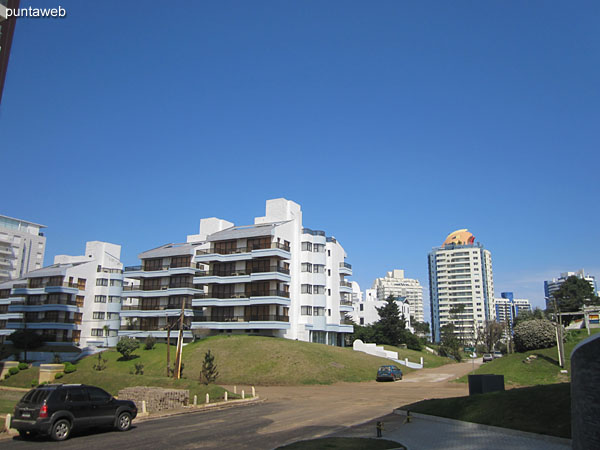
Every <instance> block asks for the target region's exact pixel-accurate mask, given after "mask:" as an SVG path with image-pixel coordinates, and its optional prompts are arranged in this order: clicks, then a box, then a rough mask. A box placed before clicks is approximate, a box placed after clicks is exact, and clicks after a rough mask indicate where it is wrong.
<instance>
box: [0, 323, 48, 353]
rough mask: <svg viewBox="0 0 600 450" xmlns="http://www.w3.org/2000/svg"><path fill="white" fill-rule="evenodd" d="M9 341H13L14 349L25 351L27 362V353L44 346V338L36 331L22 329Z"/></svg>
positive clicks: (10, 337)
mask: <svg viewBox="0 0 600 450" xmlns="http://www.w3.org/2000/svg"><path fill="white" fill-rule="evenodd" d="M8 339H9V340H10V341H12V343H13V345H14V347H15V348H16V349H18V350H23V352H24V353H25V355H24V357H23V359H24V360H27V351H28V350H35V349H36V348H40V347H41V346H43V345H44V338H43V337H42V336H41V335H39V334H37V333H36V332H35V331H34V330H28V329H22V330H17V331H15V332H14V333H13V334H11V335H10V336H9V337H8Z"/></svg>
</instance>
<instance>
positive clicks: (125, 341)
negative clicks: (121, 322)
mask: <svg viewBox="0 0 600 450" xmlns="http://www.w3.org/2000/svg"><path fill="white" fill-rule="evenodd" d="M139 346H140V343H139V342H138V341H137V340H135V339H134V338H130V337H125V338H121V340H120V341H119V342H118V343H117V351H118V352H119V353H120V354H121V355H123V359H124V360H128V359H132V353H133V352H134V351H136V350H137V349H138V347H139Z"/></svg>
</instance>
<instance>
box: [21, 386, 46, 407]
mask: <svg viewBox="0 0 600 450" xmlns="http://www.w3.org/2000/svg"><path fill="white" fill-rule="evenodd" d="M50 392H52V391H51V390H49V389H33V390H31V391H29V392H28V393H27V394H25V395H24V396H23V398H22V399H21V402H22V403H31V404H34V405H37V404H40V403H42V402H43V401H44V400H46V399H47V398H48V395H49V394H50Z"/></svg>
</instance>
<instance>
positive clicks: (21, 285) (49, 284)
mask: <svg viewBox="0 0 600 450" xmlns="http://www.w3.org/2000/svg"><path fill="white" fill-rule="evenodd" d="M46 287H67V288H76V289H79V285H78V284H77V283H61V284H57V283H52V282H50V281H49V282H47V283H41V284H37V285H35V286H31V285H27V283H19V284H14V285H13V289H41V288H46ZM81 289H85V288H83V287H82V288H81Z"/></svg>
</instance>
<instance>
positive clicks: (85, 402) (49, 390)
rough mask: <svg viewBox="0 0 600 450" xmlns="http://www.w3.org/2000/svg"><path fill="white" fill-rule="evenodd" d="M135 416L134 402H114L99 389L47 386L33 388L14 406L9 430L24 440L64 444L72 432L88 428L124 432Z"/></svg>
mask: <svg viewBox="0 0 600 450" xmlns="http://www.w3.org/2000/svg"><path fill="white" fill-rule="evenodd" d="M136 415H137V408H136V406H135V403H133V402H132V401H130V400H117V399H115V398H114V397H113V396H112V395H110V394H109V393H108V392H106V391H104V390H102V389H100V388H99V387H95V386H87V385H84V384H47V385H40V386H38V387H37V388H35V389H32V390H31V391H29V392H28V393H27V394H25V396H24V397H23V398H22V399H21V400H20V401H19V403H17V405H16V406H15V411H14V418H13V420H12V421H11V428H16V429H17V430H18V431H19V434H20V435H21V437H23V438H28V437H31V436H34V435H38V434H39V435H50V437H52V439H54V440H56V441H64V440H65V439H67V438H68V437H69V436H70V434H71V431H72V430H80V429H82V428H87V427H101V426H112V427H115V428H116V429H117V430H119V431H126V430H128V429H129V428H130V427H131V421H132V420H133V419H134V418H135V416H136Z"/></svg>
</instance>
